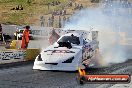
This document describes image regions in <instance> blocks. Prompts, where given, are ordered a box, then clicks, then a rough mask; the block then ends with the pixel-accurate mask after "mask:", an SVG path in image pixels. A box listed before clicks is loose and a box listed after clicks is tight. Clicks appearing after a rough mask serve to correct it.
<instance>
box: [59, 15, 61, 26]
mask: <svg viewBox="0 0 132 88" xmlns="http://www.w3.org/2000/svg"><path fill="white" fill-rule="evenodd" d="M59 28H61V17H60V16H59Z"/></svg>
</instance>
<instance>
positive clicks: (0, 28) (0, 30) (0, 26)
mask: <svg viewBox="0 0 132 88" xmlns="http://www.w3.org/2000/svg"><path fill="white" fill-rule="evenodd" d="M0 32H2V25H1V24H0Z"/></svg>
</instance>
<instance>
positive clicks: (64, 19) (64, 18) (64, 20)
mask: <svg viewBox="0 0 132 88" xmlns="http://www.w3.org/2000/svg"><path fill="white" fill-rule="evenodd" d="M62 22H63V27H64V26H65V22H66V17H65V16H64V17H63V21H62Z"/></svg>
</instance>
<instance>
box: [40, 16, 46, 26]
mask: <svg viewBox="0 0 132 88" xmlns="http://www.w3.org/2000/svg"><path fill="white" fill-rule="evenodd" d="M40 22H41V27H44V23H45V19H44V17H43V16H41V17H40Z"/></svg>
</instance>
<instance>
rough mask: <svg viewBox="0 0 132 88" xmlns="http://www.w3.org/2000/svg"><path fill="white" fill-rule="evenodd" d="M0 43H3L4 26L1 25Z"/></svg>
mask: <svg viewBox="0 0 132 88" xmlns="http://www.w3.org/2000/svg"><path fill="white" fill-rule="evenodd" d="M0 41H2V42H3V33H2V25H1V24H0Z"/></svg>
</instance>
